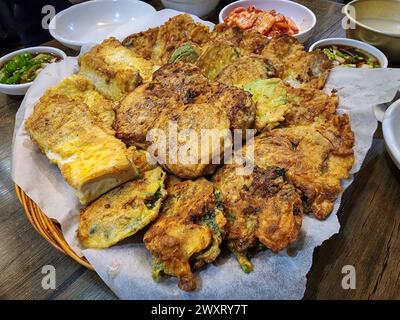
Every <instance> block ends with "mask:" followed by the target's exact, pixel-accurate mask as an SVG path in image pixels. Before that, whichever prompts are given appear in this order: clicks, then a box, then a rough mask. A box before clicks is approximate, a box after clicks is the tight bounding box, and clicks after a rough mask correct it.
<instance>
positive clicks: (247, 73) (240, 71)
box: [215, 55, 278, 89]
mask: <svg viewBox="0 0 400 320" xmlns="http://www.w3.org/2000/svg"><path fill="white" fill-rule="evenodd" d="M276 77H278V74H277V72H276V70H275V68H274V66H273V65H272V64H271V62H270V61H269V60H268V59H266V58H263V57H261V56H257V55H251V56H246V57H243V58H239V59H236V60H235V61H233V62H232V63H230V64H229V65H228V66H227V67H226V68H224V69H223V70H222V71H221V72H220V73H219V74H218V76H217V78H216V79H215V80H216V81H218V82H221V83H224V84H227V85H231V86H235V87H238V88H241V89H243V88H244V87H245V86H246V85H247V84H249V83H251V82H253V81H256V80H260V79H268V78H276Z"/></svg>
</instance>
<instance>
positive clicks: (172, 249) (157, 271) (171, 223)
mask: <svg viewBox="0 0 400 320" xmlns="http://www.w3.org/2000/svg"><path fill="white" fill-rule="evenodd" d="M167 191H168V196H167V198H166V200H165V201H164V204H163V206H162V209H161V213H160V216H159V218H158V219H157V221H156V222H155V223H154V224H152V225H151V226H150V227H149V229H148V230H147V232H146V234H145V235H144V243H145V245H146V247H147V249H148V250H149V251H150V252H151V254H152V256H153V273H152V274H153V279H154V280H155V281H159V280H160V279H161V276H162V275H163V274H166V275H170V276H175V277H177V278H178V279H179V288H181V289H182V290H185V291H191V290H195V289H196V288H197V283H196V279H195V277H194V275H193V273H192V269H197V268H200V267H202V266H204V265H205V264H207V263H211V262H213V261H214V260H215V259H216V258H217V257H218V255H219V254H220V248H219V247H220V245H221V242H222V239H223V237H224V232H225V231H224V230H225V225H226V219H225V217H224V214H223V211H222V210H223V209H222V206H221V203H220V201H219V195H218V194H217V193H216V192H215V190H214V187H213V185H212V183H211V182H209V181H207V180H206V179H204V178H200V179H198V180H195V181H190V180H187V181H184V182H178V183H175V184H173V185H172V186H170V187H169V188H168V189H167Z"/></svg>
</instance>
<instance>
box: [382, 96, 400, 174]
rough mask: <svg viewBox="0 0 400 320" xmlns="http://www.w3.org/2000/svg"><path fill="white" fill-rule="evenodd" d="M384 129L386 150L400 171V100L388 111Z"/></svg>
mask: <svg viewBox="0 0 400 320" xmlns="http://www.w3.org/2000/svg"><path fill="white" fill-rule="evenodd" d="M382 128H383V136H384V138H385V144H386V148H387V150H388V152H389V154H390V156H391V157H392V159H393V161H394V163H395V164H396V166H397V167H398V168H399V169H400V99H399V100H397V101H396V102H394V103H393V104H392V105H391V106H390V107H389V108H388V109H387V110H386V112H385V117H384V119H383V123H382Z"/></svg>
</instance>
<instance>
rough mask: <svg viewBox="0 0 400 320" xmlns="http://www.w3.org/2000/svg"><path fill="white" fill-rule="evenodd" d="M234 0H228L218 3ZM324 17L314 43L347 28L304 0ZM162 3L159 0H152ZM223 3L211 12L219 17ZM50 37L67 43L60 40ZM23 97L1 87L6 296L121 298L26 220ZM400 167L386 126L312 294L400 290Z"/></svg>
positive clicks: (336, 10) (319, 264)
mask: <svg viewBox="0 0 400 320" xmlns="http://www.w3.org/2000/svg"><path fill="white" fill-rule="evenodd" d="M227 2H229V1H222V3H221V4H220V6H219V8H221V7H222V6H223V5H224V4H225V3H227ZM298 2H300V3H303V4H305V5H306V6H308V7H309V8H310V9H311V10H313V11H314V12H315V13H316V15H317V18H318V25H317V28H316V30H315V33H314V35H313V37H312V39H311V40H310V41H309V42H308V44H310V43H312V42H314V41H316V40H318V39H321V38H326V37H332V36H344V30H343V29H342V28H341V26H340V21H341V19H342V15H341V12H340V11H341V5H339V4H337V3H334V2H330V1H326V0H319V1H312V0H301V1H298ZM150 3H152V4H153V5H155V7H157V8H160V3H159V1H150ZM217 13H218V9H217V10H216V12H215V13H213V14H211V15H210V17H209V19H210V20H212V21H216V17H217ZM48 45H51V46H56V47H60V48H62V49H64V50H67V53H68V54H70V55H75V54H76V53H74V52H72V51H70V50H68V49H66V48H64V47H63V46H62V45H60V44H59V43H57V42H56V41H51V42H49V43H48ZM20 103H21V98H15V97H9V96H5V95H2V94H0V257H1V258H0V299H115V298H116V296H115V295H114V294H113V293H112V292H111V291H110V290H109V289H108V288H107V286H106V285H105V284H104V283H103V282H102V281H101V279H100V278H99V277H98V276H97V274H96V273H94V272H92V271H89V270H86V269H85V268H84V267H81V266H80V265H78V264H77V263H75V262H74V261H72V260H71V259H70V258H68V257H66V256H64V255H63V254H61V253H59V252H58V251H57V250H56V249H54V248H53V247H52V246H51V245H50V244H48V243H47V242H46V241H45V240H43V239H42V238H41V237H40V236H39V235H38V234H37V233H36V231H35V230H34V229H33V228H32V226H31V225H30V224H29V222H28V221H27V219H26V217H25V215H24V213H23V211H22V209H21V207H20V205H19V203H18V200H17V199H16V196H15V192H14V184H13V181H12V179H11V176H10V158H11V143H12V133H13V128H14V118H15V114H16V112H17V110H18V107H19V105H20ZM399 195H400V171H399V170H398V169H397V168H395V166H394V165H393V162H392V161H391V160H390V158H389V157H388V154H387V152H386V149H385V146H384V142H383V139H382V132H381V128H379V129H378V131H377V133H376V134H375V139H374V141H373V145H372V148H371V150H370V152H369V153H368V156H367V159H366V160H365V163H364V165H363V168H362V170H361V171H360V172H359V173H358V174H357V175H356V177H355V180H354V182H353V184H352V186H351V187H350V188H349V189H348V190H347V191H346V192H345V194H344V196H343V201H342V205H341V209H340V211H339V220H340V223H341V225H342V227H341V230H340V233H339V234H337V235H335V236H334V237H332V238H331V239H330V240H328V241H326V242H325V243H324V244H323V245H322V246H321V247H320V248H318V249H317V250H316V251H315V254H314V263H313V266H312V268H311V270H310V272H309V274H308V284H307V289H306V292H305V296H304V297H305V299H354V298H356V299H387V298H389V299H399V298H400V291H399V288H400V278H399V274H400V272H399V271H400V260H399V259H398V257H399V256H400V197H399ZM44 265H53V266H54V267H55V268H56V271H57V289H56V290H44V289H42V287H41V280H42V276H43V275H42V274H41V269H42V267H43V266H44ZM344 265H354V266H355V268H356V275H357V278H356V280H357V281H356V289H355V290H344V289H342V287H341V281H342V277H343V274H342V273H341V270H342V267H343V266H344Z"/></svg>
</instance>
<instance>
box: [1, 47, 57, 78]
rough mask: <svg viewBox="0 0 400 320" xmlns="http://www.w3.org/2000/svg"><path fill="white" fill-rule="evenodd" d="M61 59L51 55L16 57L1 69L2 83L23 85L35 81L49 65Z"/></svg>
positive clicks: (40, 54)
mask: <svg viewBox="0 0 400 320" xmlns="http://www.w3.org/2000/svg"><path fill="white" fill-rule="evenodd" d="M60 60H61V57H59V56H56V55H54V54H51V53H22V54H18V55H16V56H14V57H13V58H12V59H11V60H8V61H7V62H6V63H4V64H3V65H2V66H1V67H0V83H3V84H23V83H28V82H31V81H33V80H35V78H36V76H37V75H38V74H39V72H40V71H41V70H42V69H43V68H44V67H45V66H46V65H47V64H49V63H52V62H57V61H60Z"/></svg>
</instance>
